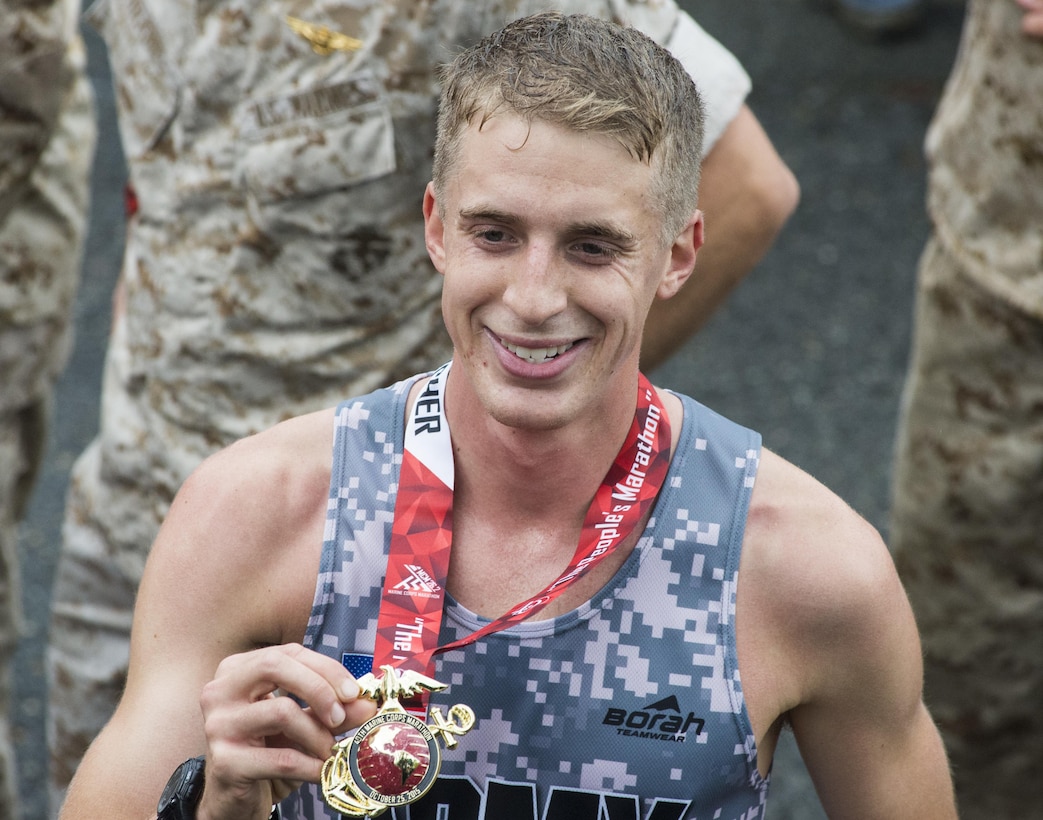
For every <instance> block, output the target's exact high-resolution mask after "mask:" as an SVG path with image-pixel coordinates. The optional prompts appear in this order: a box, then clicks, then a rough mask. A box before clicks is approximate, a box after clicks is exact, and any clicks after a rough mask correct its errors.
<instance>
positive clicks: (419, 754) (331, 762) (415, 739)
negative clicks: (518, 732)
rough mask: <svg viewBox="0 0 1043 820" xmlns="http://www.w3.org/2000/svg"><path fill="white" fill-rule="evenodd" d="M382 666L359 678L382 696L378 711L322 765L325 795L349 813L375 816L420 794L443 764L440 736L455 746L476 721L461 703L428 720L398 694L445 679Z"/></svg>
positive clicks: (434, 686) (371, 693)
mask: <svg viewBox="0 0 1043 820" xmlns="http://www.w3.org/2000/svg"><path fill="white" fill-rule="evenodd" d="M380 668H381V670H382V671H383V675H381V677H379V678H377V677H376V676H374V675H373V674H372V673H370V674H368V675H363V676H362V677H361V678H359V679H358V685H359V694H360V695H363V696H365V697H368V698H371V699H372V700H375V701H376V702H377V704H378V706H379V707H380V708H379V710H378V711H377V714H376V715H374V716H373V717H371V718H370V719H369V720H367V721H366V722H365V723H363V724H362V725H361V726H359V728H358V730H357V731H356V732H355V734H353V735H352V736H351V737H347V738H345V739H344V740H342V741H340V742H339V743H337V744H336V745H335V746H334V747H333V754H332V755H331V756H330V757H329V759H327V760H326V762H325V763H323V765H322V797H323V799H324V800H325V801H326V803H327V805H329V806H330V808H332V809H334V810H336V811H339V812H340V813H341V814H343V815H345V816H346V817H371V816H374V815H377V814H380V813H381V812H383V811H385V810H387V809H388V808H389V807H391V806H402V805H405V804H406V803H412V802H413V801H414V800H419V799H420V798H421V797H423V796H424V795H425V794H427V792H428V791H429V790H430V789H431V787H432V786H433V785H434V782H435V779H436V778H437V777H438V771H439V769H440V768H441V765H442V753H441V749H440V748H439V746H438V740H439V738H441V740H442V742H443V743H444V744H445V746H446V748H447V749H451V748H453V747H454V746H455V745H456V738H457V736H458V735H463V734H466V733H467V732H468V731H470V729H471V727H472V726H474V722H475V718H474V712H473V711H472V710H471V708H470V707H469V706H464V705H463V704H460V703H458V704H456V705H455V706H453V707H452V708H451V709H450V710H449V713H448V715H447V716H445V717H443V716H442V711H441V709H438V708H434V709H432V710H431V712H430V717H429V719H430V721H431V722H430V723H429V724H428V723H425V722H424V721H423V720H421V719H420V718H418V717H416V716H415V715H412V714H410V713H409V712H407V711H406V710H405V709H404V708H403V707H402V704H401V702H400V700H399V699H400V698H408V697H412V696H413V695H416V694H419V693H420V692H421V691H423V690H427V691H430V692H437V691H441V690H442V689H445V688H446V685H445V684H444V683H439V682H438V681H436V680H434V679H433V678H429V677H427V676H426V675H422V674H420V673H419V672H414V671H412V670H407V671H405V672H402V673H401V674H399V673H398V672H396V671H395V669H394V667H392V666H381V667H380Z"/></svg>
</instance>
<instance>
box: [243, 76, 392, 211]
mask: <svg viewBox="0 0 1043 820" xmlns="http://www.w3.org/2000/svg"><path fill="white" fill-rule="evenodd" d="M238 119H239V122H238V129H237V130H238V133H239V135H240V138H241V139H242V141H243V152H242V154H241V158H240V174H239V176H240V179H241V181H242V184H243V185H244V186H245V188H246V191H247V194H248V197H249V199H250V203H251V215H252V216H253V217H254V219H255V220H256V221H257V222H258V227H260V228H261V229H262V230H265V229H271V228H275V227H277V225H278V224H279V223H282V222H284V221H286V220H289V221H291V222H293V221H296V220H295V219H294V218H293V215H292V214H290V213H286V212H285V211H286V209H293V208H296V207H298V206H300V205H301V200H305V199H308V198H313V197H317V196H320V195H322V194H325V193H328V192H331V191H335V190H338V189H342V188H348V187H350V186H353V185H357V184H359V183H362V182H367V181H369V180H373V179H376V178H378V177H382V176H385V175H387V174H390V173H392V172H393V171H394V170H395V140H394V125H393V123H392V119H391V111H390V106H389V104H388V100H387V97H386V95H385V94H384V93H383V90H382V86H381V85H380V83H379V81H378V80H377V79H376V78H375V77H374V76H373V75H372V74H368V73H366V74H359V75H356V76H353V77H351V78H350V79H348V80H344V81H341V82H336V83H330V84H327V85H322V86H317V87H312V88H308V89H305V90H303V91H300V92H297V93H294V94H289V95H285V96H280V97H273V98H268V99H264V100H256V101H254V102H252V103H250V104H249V105H248V106H247V107H246V108H244V109H243V110H242V111H241V112H240V115H239V118H238Z"/></svg>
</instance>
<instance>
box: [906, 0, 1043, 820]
mask: <svg viewBox="0 0 1043 820" xmlns="http://www.w3.org/2000/svg"><path fill="white" fill-rule="evenodd" d="M1020 18H1021V12H1020V10H1019V9H1018V7H1017V6H1016V5H1015V3H1014V2H1013V0H972V2H971V3H970V5H969V8H968V17H967V20H966V23H965V28H964V34H963V41H962V43H961V46H960V51H959V54H958V58H957V62H956V65H955V67H954V70H953V73H952V75H951V77H950V79H949V82H948V85H947V87H946V89H945V93H944V95H943V97H942V100H941V103H940V105H939V108H938V111H937V113H936V114H935V118H934V121H933V123H932V125H931V128H930V130H929V132H928V139H927V148H928V157H929V160H930V177H929V183H930V185H929V205H930V211H931V215H932V217H933V220H934V224H935V230H934V235H933V236H932V238H931V240H930V242H929V244H928V247H927V249H926V250H925V252H924V256H923V259H922V261H921V267H920V274H919V275H920V280H919V293H918V306H917V318H916V322H917V324H916V334H915V341H914V351H913V360H912V364H911V371H910V376H909V382H908V384H907V387H906V391H907V392H906V397H905V403H904V408H903V417H902V423H901V427H900V432H899V442H898V460H897V464H896V473H895V497H894V519H893V523H892V527H891V539H892V543H893V546H894V549H895V553H896V561H897V563H898V566H899V570H900V572H901V574H902V577H903V580H904V582H905V584H906V586H907V588H908V590H909V595H910V598H911V599H912V602H913V605H914V608H915V610H916V614H917V618H918V620H919V624H920V629H921V631H922V634H923V641H924V649H925V653H926V698H927V702H928V705H929V707H930V709H931V712H932V714H933V715H934V717H935V719H936V720H937V721H938V723H939V725H940V727H941V729H942V732H943V735H944V737H945V741H946V745H947V747H948V750H949V754H950V757H951V759H952V764H953V769H954V774H955V780H956V788H957V795H958V798H959V801H960V816H961V817H963V818H969V819H970V820H974V819H975V818H998V817H1034V816H1036V813H1038V811H1039V807H1040V805H1041V804H1043V779H1041V778H1040V777H1039V775H1038V768H1039V764H1040V761H1043V711H1041V708H1040V704H1041V703H1043V43H1041V42H1039V41H1038V40H1031V39H1029V38H1027V37H1025V36H1023V35H1022V34H1021V33H1020V30H1019V26H1020Z"/></svg>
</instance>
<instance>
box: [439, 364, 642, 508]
mask: <svg viewBox="0 0 1043 820" xmlns="http://www.w3.org/2000/svg"><path fill="white" fill-rule="evenodd" d="M626 395H628V396H631V397H636V395H637V384H636V380H635V383H634V385H633V388H632V389H631V390H629V391H627V392H626ZM447 402H448V404H449V409H450V429H451V430H452V433H453V442H454V446H453V449H454V458H455V460H456V481H457V491H458V492H463V493H465V494H466V495H467V496H468V506H469V508H470V509H481V510H486V509H497V508H499V509H503V508H504V507H505V506H507V507H510V508H511V509H512V510H513V513H514V514H516V515H522V516H530V515H535V514H538V515H539V516H540V517H541V518H544V519H548V520H554V519H558V518H560V517H561V516H566V517H570V518H571V517H574V516H577V515H578V516H579V518H580V520H582V516H583V515H584V514H585V513H586V509H587V505H589V503H590V499H591V497H592V496H593V494H594V492H595V491H596V490H597V488H598V486H599V485H600V483H601V481H602V479H604V477H605V474H606V473H607V472H608V469H609V467H610V466H611V464H612V462H613V460H614V459H615V458H616V456H617V454H618V453H619V449H620V447H621V446H622V445H623V442H624V440H625V439H626V435H627V432H628V430H629V429H630V425H631V423H632V421H633V418H634V410H635V402H634V401H633V399H632V400H631V401H630V402H629V403H623V402H614V404H613V406H611V407H599V408H597V409H596V411H595V412H591V413H589V414H588V415H586V416H584V417H583V418H580V419H576V420H575V421H573V422H571V423H570V424H569V425H568V426H567V427H562V428H557V429H553V430H525V429H518V428H512V427H507V426H505V425H502V424H500V423H498V422H497V421H495V420H494V419H491V418H489V417H488V415H486V414H484V413H481V412H479V413H473V414H472V413H468V412H466V411H463V412H458V413H453V412H452V410H453V399H452V397H451V396H449V397H447ZM461 404H466V405H467V406H470V407H474V406H475V404H476V402H466V403H461ZM458 407H459V405H458ZM505 499H507V500H509V504H505V503H504V502H505Z"/></svg>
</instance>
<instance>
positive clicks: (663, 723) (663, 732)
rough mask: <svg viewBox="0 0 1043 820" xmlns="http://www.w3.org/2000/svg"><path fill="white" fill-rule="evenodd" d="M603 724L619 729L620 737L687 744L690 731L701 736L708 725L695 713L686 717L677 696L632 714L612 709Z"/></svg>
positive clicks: (636, 710) (610, 708)
mask: <svg viewBox="0 0 1043 820" xmlns="http://www.w3.org/2000/svg"><path fill="white" fill-rule="evenodd" d="M601 722H602V724H604V725H605V726H614V727H616V733H617V734H620V735H626V736H627V737H642V738H647V739H649V740H666V741H670V742H672V743H684V742H685V740H686V739H687V738H688V733H689V731H690V730H694V731H693V732H692V736H693V737H698V736H699V735H700V734H701V733H702V731H703V725H704V724H705V721H704V720H703V719H702V718H699V717H696V716H695V712H689V713H688V714H687V715H684V714H683V713H682V712H681V706H680V704H679V703H678V702H677V696H676V695H670V697H668V698H663V699H662V700H659V701H656V702H655V703H650V704H649V705H648V706H646V707H644V708H643V709H635V710H634V711H632V712H628V711H627V710H626V709H618V708H615V707H611V706H610V707H609V708H608V711H606V712H605V717H604V719H603V720H602V721H601Z"/></svg>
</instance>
